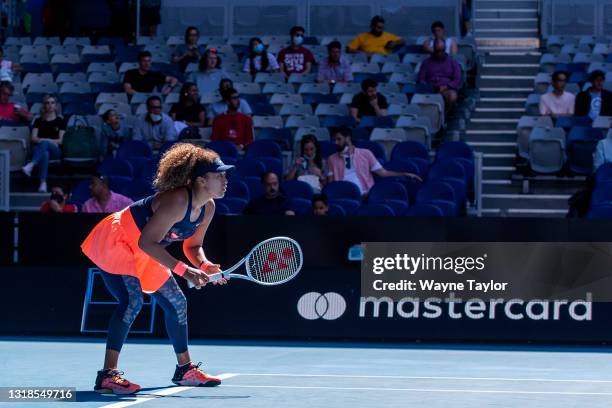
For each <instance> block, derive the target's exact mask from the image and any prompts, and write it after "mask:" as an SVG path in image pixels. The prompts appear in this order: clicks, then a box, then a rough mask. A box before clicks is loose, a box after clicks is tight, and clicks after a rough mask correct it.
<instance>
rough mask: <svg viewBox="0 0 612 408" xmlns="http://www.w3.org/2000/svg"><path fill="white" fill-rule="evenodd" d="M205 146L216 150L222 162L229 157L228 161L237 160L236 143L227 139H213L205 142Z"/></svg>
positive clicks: (234, 161)
mask: <svg viewBox="0 0 612 408" xmlns="http://www.w3.org/2000/svg"><path fill="white" fill-rule="evenodd" d="M206 148H207V149H210V150H212V151H214V152H216V153H217V154H218V155H219V156H221V160H223V161H224V162H225V160H226V158H230V159H231V160H230V161H232V162H233V163H236V161H237V160H238V149H237V148H236V145H235V144H234V143H232V142H229V141H227V140H213V141H212V142H208V143H206ZM228 163H229V161H228Z"/></svg>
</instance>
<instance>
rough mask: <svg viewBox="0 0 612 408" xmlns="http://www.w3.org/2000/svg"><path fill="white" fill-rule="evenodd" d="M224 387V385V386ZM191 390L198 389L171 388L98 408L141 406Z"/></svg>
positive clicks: (233, 375) (225, 377) (229, 374)
mask: <svg viewBox="0 0 612 408" xmlns="http://www.w3.org/2000/svg"><path fill="white" fill-rule="evenodd" d="M237 375H238V374H233V373H226V374H220V375H217V376H216V377H217V378H220V379H222V380H225V379H228V378H232V377H235V376H237ZM224 387H225V385H224ZM192 388H198V387H180V386H178V387H172V388H165V389H163V390H160V391H157V392H153V393H148V394H147V395H146V396H142V397H136V398H135V399H133V400H129V401H120V402H114V403H112V404H108V405H102V406H101V407H100V408H123V407H129V406H132V405H136V404H142V403H144V402H147V401H151V400H154V399H157V398H159V397H166V396H168V395H173V394H178V393H179V392H183V391H188V390H190V389H192Z"/></svg>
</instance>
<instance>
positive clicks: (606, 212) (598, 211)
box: [586, 205, 612, 218]
mask: <svg viewBox="0 0 612 408" xmlns="http://www.w3.org/2000/svg"><path fill="white" fill-rule="evenodd" d="M586 217H587V218H612V205H600V206H595V207H591V209H590V210H589V212H588V214H587V216H586Z"/></svg>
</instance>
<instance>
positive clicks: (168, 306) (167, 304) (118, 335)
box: [102, 272, 187, 354]
mask: <svg viewBox="0 0 612 408" xmlns="http://www.w3.org/2000/svg"><path fill="white" fill-rule="evenodd" d="M102 278H103V279H104V284H105V285H106V287H107V288H108V290H109V291H110V292H111V293H112V294H113V296H114V297H115V298H116V299H117V301H118V302H119V305H118V306H117V308H116V309H115V312H114V313H113V316H112V317H111V321H110V325H109V328H108V337H107V339H106V348H107V349H110V350H116V351H121V348H122V347H123V343H125V339H126V338H127V335H128V332H129V331H130V326H132V323H134V320H135V319H136V316H138V313H139V312H140V309H141V308H142V304H143V296H142V289H141V287H140V281H139V280H138V278H135V277H133V276H127V275H115V274H111V273H107V272H103V273H102ZM151 296H153V297H154V298H155V301H156V302H157V303H158V304H159V305H160V306H161V307H162V309H164V316H165V323H166V331H167V332H168V336H169V337H170V340H171V341H172V346H173V347H174V352H175V353H177V354H178V353H184V352H186V351H187V299H185V295H184V294H183V292H182V291H181V288H180V287H179V286H178V283H176V280H175V279H174V277H173V276H171V277H170V278H169V279H168V280H167V281H166V283H164V285H163V286H162V287H161V288H159V289H158V290H157V292H155V293H152V294H151Z"/></svg>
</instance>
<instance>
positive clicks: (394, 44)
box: [346, 16, 405, 55]
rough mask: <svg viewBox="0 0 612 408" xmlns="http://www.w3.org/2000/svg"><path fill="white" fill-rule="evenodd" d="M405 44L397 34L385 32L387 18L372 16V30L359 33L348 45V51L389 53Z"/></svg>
mask: <svg viewBox="0 0 612 408" xmlns="http://www.w3.org/2000/svg"><path fill="white" fill-rule="evenodd" d="M404 44H405V41H404V40H403V39H402V38H401V37H398V36H397V35H395V34H391V33H387V32H385V19H384V18H382V17H381V16H374V17H372V21H371V22H370V32H368V33H361V34H359V35H357V37H355V38H354V39H353V41H351V42H350V43H349V45H348V46H347V47H346V50H347V52H350V53H357V52H364V53H366V54H369V55H371V54H389V53H391V52H392V51H393V50H395V49H396V48H399V47H401V46H402V45H404Z"/></svg>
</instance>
